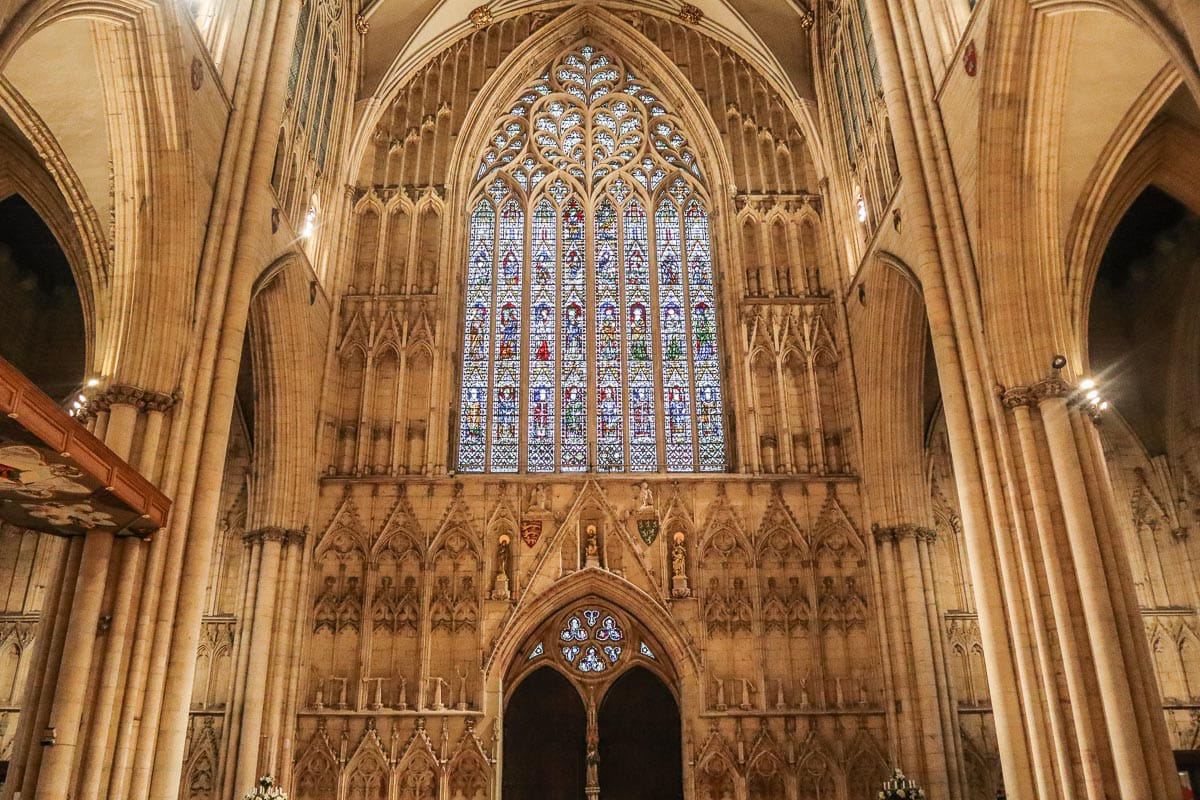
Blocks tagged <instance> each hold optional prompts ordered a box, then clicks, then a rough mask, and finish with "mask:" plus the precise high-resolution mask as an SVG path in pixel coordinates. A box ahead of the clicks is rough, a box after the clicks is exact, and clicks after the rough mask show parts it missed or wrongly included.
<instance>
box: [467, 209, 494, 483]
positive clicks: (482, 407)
mask: <svg viewBox="0 0 1200 800" xmlns="http://www.w3.org/2000/svg"><path fill="white" fill-rule="evenodd" d="M495 235H496V214H495V211H494V210H493V209H492V205H491V203H489V202H488V201H487V200H480V201H479V204H478V205H477V206H476V207H475V211H474V213H472V214H471V230H470V239H471V247H470V262H469V264H468V266H467V318H466V322H465V326H464V330H463V376H462V393H461V396H460V399H459V429H458V468H459V469H460V470H462V471H463V472H482V471H483V469H484V467H485V464H486V459H487V435H486V431H487V409H488V401H489V395H490V388H489V387H490V386H491V376H490V374H489V373H490V369H489V366H490V357H489V356H490V342H491V319H490V317H491V307H492V270H493V262H494V259H493V253H494V248H495Z"/></svg>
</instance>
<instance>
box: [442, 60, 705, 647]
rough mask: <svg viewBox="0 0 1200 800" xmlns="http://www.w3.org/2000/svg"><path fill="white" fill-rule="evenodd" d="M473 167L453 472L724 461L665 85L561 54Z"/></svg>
mask: <svg viewBox="0 0 1200 800" xmlns="http://www.w3.org/2000/svg"><path fill="white" fill-rule="evenodd" d="M475 178H476V184H475V187H474V190H473V193H472V195H471V198H472V199H471V200H470V203H469V205H468V208H469V209H470V221H469V225H470V229H469V232H468V241H469V251H468V255H467V260H468V263H467V281H466V303H465V308H466V311H465V319H464V325H463V348H462V362H463V367H462V369H463V373H462V389H461V394H460V397H459V429H458V462H457V463H458V469H459V470H460V471H463V472H519V471H527V472H556V471H557V472H583V471H613V472H624V471H634V472H659V471H665V472H687V471H696V470H699V471H707V472H720V471H723V470H724V469H725V458H726V457H725V449H726V448H725V425H724V406H723V401H722V390H721V370H720V360H719V355H718V336H717V309H716V306H715V292H714V290H713V264H712V245H711V239H710V226H709V216H708V193H707V187H706V186H705V183H704V179H703V175H702V173H701V170H700V167H699V165H698V163H697V160H696V157H695V153H694V151H693V149H692V147H691V145H690V144H689V143H688V140H687V139H686V137H685V136H684V135H683V133H682V125H681V123H680V121H679V119H678V118H677V117H676V116H675V115H674V114H673V113H671V112H670V111H669V110H668V109H667V108H666V104H665V103H664V102H663V101H662V99H661V98H660V96H659V94H658V92H656V91H655V90H654V89H652V88H651V87H650V86H649V85H648V84H646V83H645V82H644V81H641V80H639V79H638V78H637V77H635V76H634V74H633V73H631V72H630V71H629V70H628V69H627V68H626V67H625V66H624V65H623V64H622V63H621V62H620V61H619V60H618V59H617V58H615V57H613V56H611V55H609V54H606V53H603V52H601V51H599V50H597V49H596V48H595V47H592V46H584V47H580V48H578V49H577V50H573V51H571V52H568V53H566V54H565V55H563V56H562V57H561V58H560V59H559V60H558V61H556V62H555V63H554V64H552V65H550V67H549V68H548V69H547V71H546V72H545V73H544V74H543V75H542V77H541V78H540V79H538V80H537V81H535V82H534V83H533V84H532V85H531V86H529V87H528V88H527V89H526V90H525V91H523V92H521V93H520V94H519V95H518V97H517V98H516V99H515V100H514V101H513V103H512V104H511V105H510V106H508V111H507V113H506V114H505V115H504V116H503V117H502V118H501V119H500V120H499V121H498V122H497V123H496V125H495V127H494V129H493V132H492V136H491V139H490V140H489V145H488V147H487V149H486V151H485V152H484V154H483V155H482V157H481V158H480V161H479V166H478V169H477V170H476V173H475ZM589 646H590V645H589ZM589 646H585V645H583V644H569V645H567V644H564V647H566V648H568V649H570V648H574V650H573V651H572V652H573V655H571V656H570V657H569V658H568V661H570V662H571V663H573V664H577V665H580V666H579V668H580V669H583V667H582V665H583V664H585V663H586V664H588V665H589V666H590V667H591V668H593V669H595V670H597V671H598V670H601V669H603V668H604V667H603V664H604V663H605V661H606V660H607V661H608V663H610V664H611V663H613V659H612V658H610V656H612V654H611V653H609V652H608V651H607V650H606V649H605V648H606V647H610V648H612V647H615V648H617V650H616V651H614V652H618V653H619V650H620V646H618V645H614V644H611V643H609V644H607V645H601V644H596V645H595V646H594V647H593V649H592V650H589V649H588V647H589ZM564 657H567V653H566V651H565V650H564Z"/></svg>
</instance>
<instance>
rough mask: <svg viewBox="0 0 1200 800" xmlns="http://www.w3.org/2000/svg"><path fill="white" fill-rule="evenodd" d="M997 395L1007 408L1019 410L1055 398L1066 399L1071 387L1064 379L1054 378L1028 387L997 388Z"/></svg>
mask: <svg viewBox="0 0 1200 800" xmlns="http://www.w3.org/2000/svg"><path fill="white" fill-rule="evenodd" d="M997 393H998V394H999V395H1000V402H1001V403H1002V404H1003V405H1004V407H1005V408H1017V407H1019V406H1026V407H1030V408H1032V407H1034V406H1037V405H1038V404H1039V403H1041V402H1042V401H1043V400H1049V399H1051V398H1054V397H1066V396H1067V395H1069V394H1070V393H1071V386H1070V384H1068V383H1067V382H1066V381H1064V380H1063V379H1062V378H1059V377H1057V376H1052V377H1049V378H1045V379H1043V380H1040V381H1038V382H1037V383H1031V384H1029V385H1028V386H1009V387H1008V388H1005V387H1003V386H999V387H997Z"/></svg>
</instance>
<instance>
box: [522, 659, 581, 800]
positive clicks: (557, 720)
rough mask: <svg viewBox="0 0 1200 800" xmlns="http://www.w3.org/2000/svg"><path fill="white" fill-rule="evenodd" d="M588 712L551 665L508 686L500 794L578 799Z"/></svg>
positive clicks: (545, 799)
mask: <svg viewBox="0 0 1200 800" xmlns="http://www.w3.org/2000/svg"><path fill="white" fill-rule="evenodd" d="M586 735H587V715H586V714H585V712H584V710H583V700H582V699H581V698H580V696H579V692H578V691H576V690H575V687H574V686H572V685H571V684H570V682H569V681H568V680H567V679H566V678H564V677H563V676H562V674H561V673H559V672H556V671H555V670H553V669H551V668H550V667H542V668H541V669H539V670H536V671H535V672H533V673H532V674H531V675H529V677H527V678H526V679H525V680H523V681H521V684H520V685H519V686H517V688H516V689H515V690H514V691H513V693H512V697H510V698H509V700H508V706H507V707H506V709H505V711H504V795H503V796H504V800H582V798H583V796H584V783H585V780H584V778H585V765H584V758H585V752H584V740H585V738H586Z"/></svg>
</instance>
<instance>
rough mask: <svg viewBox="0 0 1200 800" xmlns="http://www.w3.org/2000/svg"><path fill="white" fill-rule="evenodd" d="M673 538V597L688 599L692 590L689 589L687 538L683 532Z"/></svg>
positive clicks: (678, 532)
mask: <svg viewBox="0 0 1200 800" xmlns="http://www.w3.org/2000/svg"><path fill="white" fill-rule="evenodd" d="M671 538H672V539H673V540H674V542H675V544H674V545H673V546H672V547H671V596H672V597H687V596H688V595H690V594H691V593H692V590H691V589H689V588H688V578H687V546H686V545H685V544H684V542H685V541H686V537H685V536H684V535H683V531H676V532H675V535H674V536H673V537H671Z"/></svg>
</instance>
